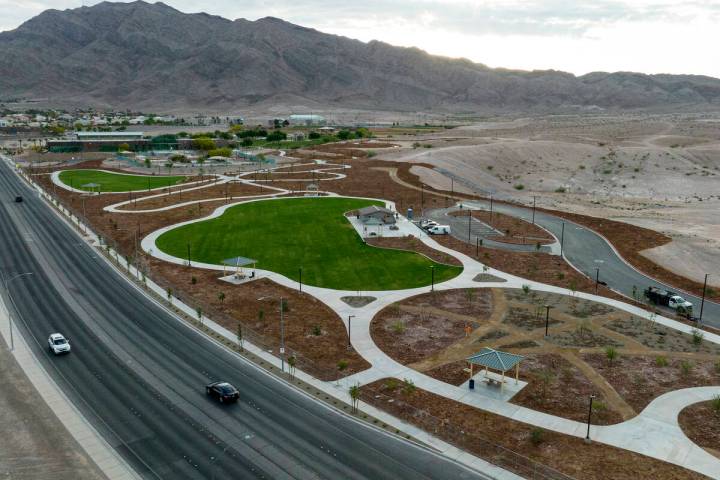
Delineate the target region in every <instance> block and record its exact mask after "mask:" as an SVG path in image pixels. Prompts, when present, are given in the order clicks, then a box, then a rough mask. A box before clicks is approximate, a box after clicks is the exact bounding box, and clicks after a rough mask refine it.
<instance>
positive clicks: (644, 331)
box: [605, 315, 720, 355]
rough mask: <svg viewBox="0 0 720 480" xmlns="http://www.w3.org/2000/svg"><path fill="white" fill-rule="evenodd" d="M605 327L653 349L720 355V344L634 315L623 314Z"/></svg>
mask: <svg viewBox="0 0 720 480" xmlns="http://www.w3.org/2000/svg"><path fill="white" fill-rule="evenodd" d="M605 327H606V328H608V329H610V330H613V331H615V332H618V333H621V334H623V335H627V336H629V337H632V338H634V339H635V340H637V341H638V342H640V343H642V344H643V345H645V346H646V347H648V348H650V349H653V350H665V351H668V352H697V353H707V354H711V355H720V346H719V345H717V344H714V343H710V342H706V341H702V340H701V341H700V342H699V343H696V342H697V341H696V340H693V336H691V335H687V334H685V333H682V332H678V331H677V330H673V329H672V328H668V327H666V326H664V325H660V324H657V323H651V322H649V321H647V320H644V319H641V318H637V317H633V316H632V315H623V316H622V317H621V318H617V319H615V320H612V321H610V322H608V323H606V324H605Z"/></svg>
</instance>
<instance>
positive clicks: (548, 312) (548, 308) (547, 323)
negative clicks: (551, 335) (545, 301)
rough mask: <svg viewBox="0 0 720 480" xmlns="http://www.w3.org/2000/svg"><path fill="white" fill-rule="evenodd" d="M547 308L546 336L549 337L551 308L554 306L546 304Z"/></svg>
mask: <svg viewBox="0 0 720 480" xmlns="http://www.w3.org/2000/svg"><path fill="white" fill-rule="evenodd" d="M545 308H546V311H545V337H546V338H547V336H548V326H549V325H550V309H551V308H552V305H545Z"/></svg>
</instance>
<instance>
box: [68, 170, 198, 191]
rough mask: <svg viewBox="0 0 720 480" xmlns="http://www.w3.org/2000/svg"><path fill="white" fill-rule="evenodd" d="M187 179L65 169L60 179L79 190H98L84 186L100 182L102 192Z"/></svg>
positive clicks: (159, 184)
mask: <svg viewBox="0 0 720 480" xmlns="http://www.w3.org/2000/svg"><path fill="white" fill-rule="evenodd" d="M183 180H185V177H183V176H175V177H166V176H159V175H158V176H155V175H121V174H117V173H111V172H102V171H100V170H63V171H62V172H60V181H61V182H63V183H64V184H65V185H68V186H70V187H73V188H77V189H78V190H87V191H97V190H98V188H83V185H87V184H89V183H98V184H100V185H101V187H99V189H100V192H130V191H137V190H148V188H160V187H168V186H172V185H177V184H178V183H180V182H182V181H183Z"/></svg>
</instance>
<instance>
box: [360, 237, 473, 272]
mask: <svg viewBox="0 0 720 480" xmlns="http://www.w3.org/2000/svg"><path fill="white" fill-rule="evenodd" d="M366 242H367V244H368V245H374V246H376V247H382V248H393V249H398V250H408V251H411V252H417V253H420V254H422V255H425V256H426V257H428V258H430V259H432V260H434V261H436V262H438V263H444V264H447V265H454V266H456V267H462V262H461V261H460V260H458V259H457V258H455V257H451V256H450V255H448V254H446V253H444V252H440V251H438V250H435V249H433V248H430V247H428V246H427V245H425V244H424V243H423V242H421V241H420V239H418V238H416V237H413V236H408V237H376V238H368V239H367V240H366Z"/></svg>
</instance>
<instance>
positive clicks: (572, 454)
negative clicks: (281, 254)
mask: <svg viewBox="0 0 720 480" xmlns="http://www.w3.org/2000/svg"><path fill="white" fill-rule="evenodd" d="M361 393H362V399H363V400H364V401H366V402H367V403H370V404H372V405H374V406H376V407H378V408H380V409H382V410H385V411H387V412H389V413H390V414H392V415H395V416H397V417H399V418H401V419H403V420H405V421H407V422H409V423H411V424H413V425H415V426H417V427H419V428H422V429H424V430H426V431H428V432H431V433H432V434H434V435H436V436H438V437H440V438H442V439H443V440H445V441H448V442H450V443H452V444H454V445H456V446H458V447H459V448H461V449H464V450H467V451H469V452H471V453H472V454H474V455H477V456H479V457H481V458H484V459H485V460H487V461H489V462H491V463H494V464H496V465H499V466H501V467H503V468H507V469H509V470H511V471H513V472H515V473H517V474H519V475H521V476H524V477H530V478H532V476H533V474H534V473H535V471H534V470H533V468H540V469H541V470H542V466H537V465H533V464H532V463H531V462H528V461H527V460H523V459H522V458H520V457H518V456H515V455H513V454H512V453H511V452H515V453H517V454H518V455H519V456H522V457H525V459H529V460H532V461H534V462H539V463H540V464H543V465H546V466H548V467H550V468H552V469H555V470H558V471H560V472H562V473H564V474H566V475H570V476H573V477H576V478H583V479H592V480H595V479H597V480H606V479H608V478H612V479H614V480H635V479H637V478H638V473H637V472H643V476H645V477H647V478H654V479H657V480H671V479H672V480H680V479H683V480H686V479H687V480H689V479H701V478H706V477H704V476H703V475H700V474H697V473H694V472H691V471H689V470H686V469H683V468H681V467H677V466H675V465H671V464H668V463H665V462H661V461H659V460H655V459H652V458H650V457H646V456H644V455H639V454H636V453H633V452H629V451H627V450H621V449H618V448H615V447H611V446H608V445H603V444H600V443H590V444H588V443H585V442H584V441H583V440H582V439H581V438H576V437H571V436H568V435H563V434H559V433H556V432H550V431H544V430H540V431H537V433H535V434H533V431H534V430H536V429H535V428H534V427H532V426H531V425H528V424H525V423H521V422H516V421H513V420H510V419H507V418H505V417H501V416H499V415H494V414H492V413H488V412H485V411H482V410H478V409H475V408H472V407H469V406H467V405H463V404H461V403H458V402H455V401H452V400H448V399H446V398H444V397H440V396H437V395H434V394H432V393H430V392H427V391H424V390H422V389H419V388H410V389H408V388H404V386H403V384H402V382H399V381H398V380H395V379H383V380H378V381H377V382H374V383H372V384H370V385H365V386H363V387H362V389H361ZM391 400H392V401H391ZM533 438H535V439H536V441H535V442H533V440H532V439H533ZM508 450H509V451H508ZM547 473H548V475H549V476H552V473H551V472H547Z"/></svg>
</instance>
